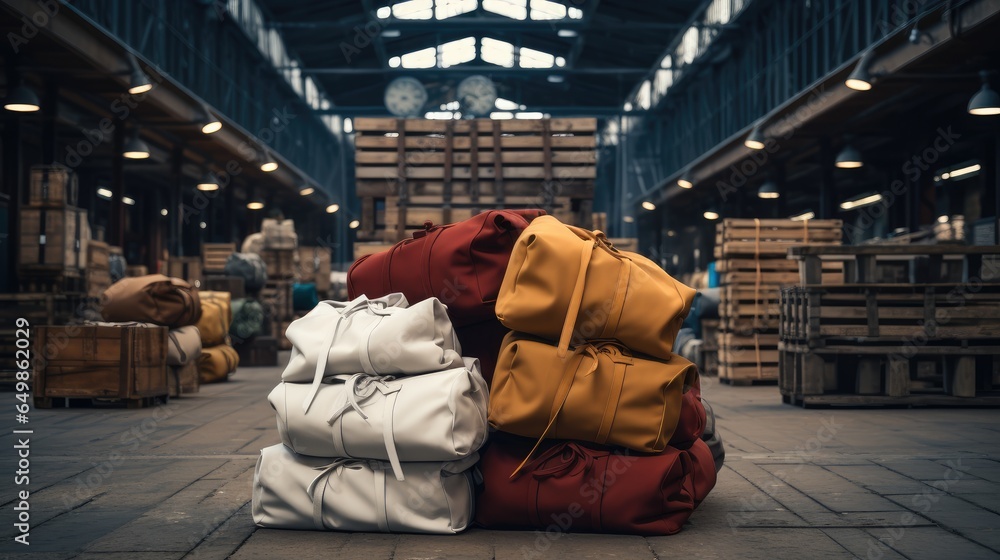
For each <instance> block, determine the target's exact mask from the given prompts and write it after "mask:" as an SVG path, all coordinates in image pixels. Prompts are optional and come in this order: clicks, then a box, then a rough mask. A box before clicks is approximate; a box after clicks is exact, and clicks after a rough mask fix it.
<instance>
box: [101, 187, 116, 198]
mask: <svg viewBox="0 0 1000 560" xmlns="http://www.w3.org/2000/svg"><path fill="white" fill-rule="evenodd" d="M112 194H114V193H112V192H111V190H110V189H106V188H104V187H100V188H98V189H97V196H99V197H101V198H111V195H112Z"/></svg>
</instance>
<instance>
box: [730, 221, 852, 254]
mask: <svg viewBox="0 0 1000 560" xmlns="http://www.w3.org/2000/svg"><path fill="white" fill-rule="evenodd" d="M842 239H843V221H842V220H803V221H795V220H768V219H761V220H753V219H736V218H727V219H725V220H722V222H720V223H719V224H718V225H717V226H716V235H715V257H716V258H717V259H725V258H731V257H738V256H772V257H782V258H783V257H784V256H785V255H786V254H787V252H788V249H789V248H790V247H797V246H803V245H840V243H841V241H842Z"/></svg>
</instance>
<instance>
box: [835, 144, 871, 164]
mask: <svg viewBox="0 0 1000 560" xmlns="http://www.w3.org/2000/svg"><path fill="white" fill-rule="evenodd" d="M834 165H836V166H837V167H838V168H840V169H857V168H859V167H861V166H863V165H864V161H863V160H862V159H861V152H859V151H858V150H857V148H855V147H854V146H852V145H851V144H850V141H848V143H847V144H845V145H844V149H842V150H840V153H839V154H837V159H836V160H835V161H834Z"/></svg>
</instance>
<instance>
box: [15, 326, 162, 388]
mask: <svg viewBox="0 0 1000 560" xmlns="http://www.w3.org/2000/svg"><path fill="white" fill-rule="evenodd" d="M33 348H34V351H35V353H36V354H38V355H40V356H45V357H46V359H45V360H39V361H37V362H36V363H35V369H34V372H33V374H34V382H35V389H34V395H35V407H37V408H49V407H51V406H52V400H51V399H52V398H113V399H119V400H121V401H124V402H125V403H126V404H128V406H129V407H130V408H131V407H139V406H142V404H143V403H144V402H145V399H148V398H150V397H160V396H167V395H168V394H169V392H170V389H169V385H168V382H167V328H166V327H105V326H90V325H72V326H59V327H57V326H50V327H39V328H38V330H37V331H36V333H35V341H34V347H33Z"/></svg>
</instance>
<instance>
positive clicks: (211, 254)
mask: <svg viewBox="0 0 1000 560" xmlns="http://www.w3.org/2000/svg"><path fill="white" fill-rule="evenodd" d="M235 252H236V244H235V243H202V244H201V269H202V272H204V273H205V275H206V276H221V275H223V274H225V273H226V261H227V260H229V255H232V254H233V253H235Z"/></svg>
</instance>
